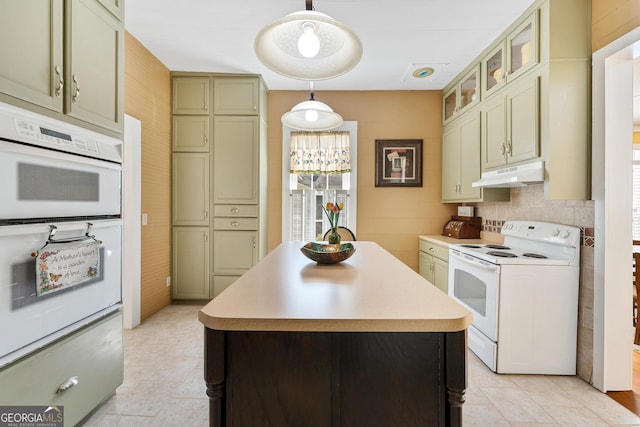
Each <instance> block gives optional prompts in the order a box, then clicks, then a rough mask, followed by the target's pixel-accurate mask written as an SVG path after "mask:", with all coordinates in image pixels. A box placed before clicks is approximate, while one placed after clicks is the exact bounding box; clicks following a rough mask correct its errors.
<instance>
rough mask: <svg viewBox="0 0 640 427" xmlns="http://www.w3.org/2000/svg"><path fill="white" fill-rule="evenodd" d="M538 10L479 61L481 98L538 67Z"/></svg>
mask: <svg viewBox="0 0 640 427" xmlns="http://www.w3.org/2000/svg"><path fill="white" fill-rule="evenodd" d="M538 56H539V54H538V11H537V10H536V11H535V12H534V13H532V14H531V16H529V18H528V19H526V20H525V21H523V22H522V24H520V25H519V26H518V27H516V28H515V29H514V30H513V31H512V32H511V33H509V35H508V36H507V37H506V39H503V40H502V41H501V42H500V43H499V44H497V45H496V46H495V47H494V49H493V50H491V51H490V52H489V53H488V54H487V55H486V56H485V59H484V60H483V61H482V76H483V80H482V91H483V96H486V95H489V94H491V93H493V92H495V91H497V90H498V89H500V88H501V87H503V86H504V85H505V84H507V83H509V82H512V81H513V80H515V79H516V78H517V77H518V76H519V75H521V74H522V73H524V72H525V71H527V70H529V69H530V68H531V67H533V66H534V65H536V64H538V62H539V60H538Z"/></svg>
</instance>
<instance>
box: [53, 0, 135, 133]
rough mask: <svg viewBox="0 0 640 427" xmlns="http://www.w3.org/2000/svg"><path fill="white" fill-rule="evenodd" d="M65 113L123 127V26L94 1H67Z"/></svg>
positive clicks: (111, 126) (113, 127)
mask: <svg viewBox="0 0 640 427" xmlns="http://www.w3.org/2000/svg"><path fill="white" fill-rule="evenodd" d="M65 6H66V9H65V13H66V16H67V22H68V23H69V25H67V43H68V46H67V50H66V51H65V59H66V61H65V63H66V67H65V80H66V95H67V96H66V97H65V112H66V113H67V114H69V115H71V116H73V117H77V118H79V119H81V120H84V121H87V122H90V123H94V124H97V125H99V126H101V127H104V128H107V129H111V130H114V131H119V132H120V131H122V129H123V128H124V122H123V120H124V79H123V78H122V76H123V75H124V27H123V25H122V22H121V21H118V20H117V19H116V18H115V17H114V16H113V15H112V14H111V13H110V12H108V11H107V10H106V9H104V8H103V7H102V6H101V5H100V4H99V3H97V2H95V1H94V0H73V1H72V0H67V2H66V3H65Z"/></svg>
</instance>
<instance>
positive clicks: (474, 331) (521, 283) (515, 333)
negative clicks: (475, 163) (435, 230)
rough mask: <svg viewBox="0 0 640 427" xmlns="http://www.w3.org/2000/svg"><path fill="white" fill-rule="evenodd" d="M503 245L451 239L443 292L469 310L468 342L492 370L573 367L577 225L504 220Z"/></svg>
mask: <svg viewBox="0 0 640 427" xmlns="http://www.w3.org/2000/svg"><path fill="white" fill-rule="evenodd" d="M501 233H502V235H503V236H504V243H503V244H502V245H475V244H473V245H472V244H454V245H450V249H449V296H451V297H452V298H454V299H455V300H457V301H458V302H460V303H461V304H463V305H464V306H466V307H467V308H469V310H471V311H472V312H473V324H472V326H471V327H470V328H469V331H468V337H469V338H468V339H469V349H470V350H471V351H473V352H474V353H475V354H476V355H477V356H478V357H479V358H480V359H481V360H482V361H483V362H484V363H485V364H486V365H487V366H488V367H489V368H491V369H492V370H493V371H494V372H497V373H517V374H557V375H574V374H575V373H576V349H577V345H576V343H577V321H578V289H579V275H580V229H579V228H577V227H573V226H567V225H561V224H552V223H547V222H539V221H507V222H505V224H504V225H503V227H502V230H501Z"/></svg>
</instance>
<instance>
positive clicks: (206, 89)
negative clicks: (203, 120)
mask: <svg viewBox="0 0 640 427" xmlns="http://www.w3.org/2000/svg"><path fill="white" fill-rule="evenodd" d="M209 99H210V79H209V77H174V78H173V91H172V101H171V112H172V113H173V114H193V115H209V104H210V103H209Z"/></svg>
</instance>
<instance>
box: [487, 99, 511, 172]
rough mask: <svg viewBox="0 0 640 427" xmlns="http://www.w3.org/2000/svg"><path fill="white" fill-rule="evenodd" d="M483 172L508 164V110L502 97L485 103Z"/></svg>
mask: <svg viewBox="0 0 640 427" xmlns="http://www.w3.org/2000/svg"><path fill="white" fill-rule="evenodd" d="M482 118H483V122H482V170H485V169H491V168H495V167H499V166H503V165H504V164H505V162H506V157H505V155H506V108H505V98H504V96H502V95H500V96H498V97H495V98H493V99H490V100H489V101H487V102H485V106H484V107H483V109H482Z"/></svg>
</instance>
